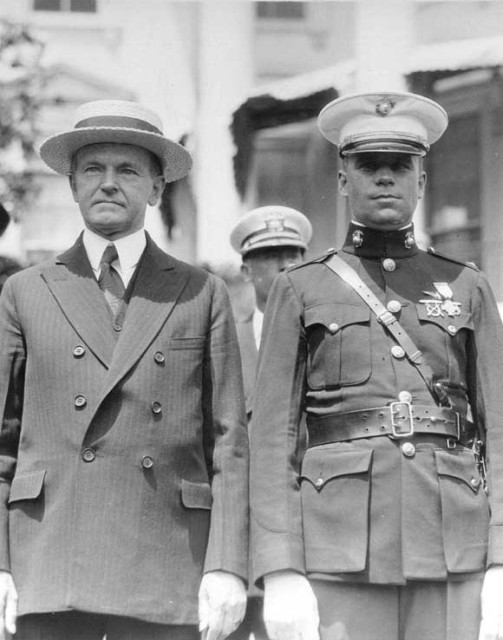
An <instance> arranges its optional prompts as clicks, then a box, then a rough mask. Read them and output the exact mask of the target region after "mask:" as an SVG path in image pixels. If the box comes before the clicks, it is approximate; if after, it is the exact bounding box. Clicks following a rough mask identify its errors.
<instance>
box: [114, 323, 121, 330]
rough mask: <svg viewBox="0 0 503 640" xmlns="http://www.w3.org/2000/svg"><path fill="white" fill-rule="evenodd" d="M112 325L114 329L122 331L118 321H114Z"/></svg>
mask: <svg viewBox="0 0 503 640" xmlns="http://www.w3.org/2000/svg"><path fill="white" fill-rule="evenodd" d="M112 327H113V328H114V331H122V325H121V324H119V323H118V322H114V323H113V325H112Z"/></svg>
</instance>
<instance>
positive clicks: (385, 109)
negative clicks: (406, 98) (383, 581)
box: [376, 98, 396, 116]
mask: <svg viewBox="0 0 503 640" xmlns="http://www.w3.org/2000/svg"><path fill="white" fill-rule="evenodd" d="M395 105H396V102H393V100H391V99H390V98H381V100H379V102H378V103H377V104H376V113H377V115H379V116H387V115H389V114H390V113H391V111H392V110H393V109H394V108H395Z"/></svg>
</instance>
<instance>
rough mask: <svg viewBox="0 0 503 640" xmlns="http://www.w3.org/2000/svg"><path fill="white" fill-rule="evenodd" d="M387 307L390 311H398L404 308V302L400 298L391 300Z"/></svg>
mask: <svg viewBox="0 0 503 640" xmlns="http://www.w3.org/2000/svg"><path fill="white" fill-rule="evenodd" d="M386 308H387V309H388V311H389V312H390V313H398V312H399V311H400V309H401V308H402V304H401V303H400V302H399V301H398V300H390V301H389V302H388V304H387V305H386Z"/></svg>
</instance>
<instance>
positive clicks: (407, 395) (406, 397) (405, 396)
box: [398, 391, 412, 402]
mask: <svg viewBox="0 0 503 640" xmlns="http://www.w3.org/2000/svg"><path fill="white" fill-rule="evenodd" d="M398 400H399V402H412V393H411V392H410V391H400V393H399V394H398Z"/></svg>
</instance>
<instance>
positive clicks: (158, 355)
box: [154, 351, 165, 364]
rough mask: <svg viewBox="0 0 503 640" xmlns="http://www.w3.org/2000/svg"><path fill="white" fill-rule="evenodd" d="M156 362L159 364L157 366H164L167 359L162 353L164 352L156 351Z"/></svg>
mask: <svg viewBox="0 0 503 640" xmlns="http://www.w3.org/2000/svg"><path fill="white" fill-rule="evenodd" d="M154 360H155V361H156V362H157V364H163V362H164V360H165V358H164V354H163V353H162V351H156V352H155V353H154Z"/></svg>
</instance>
